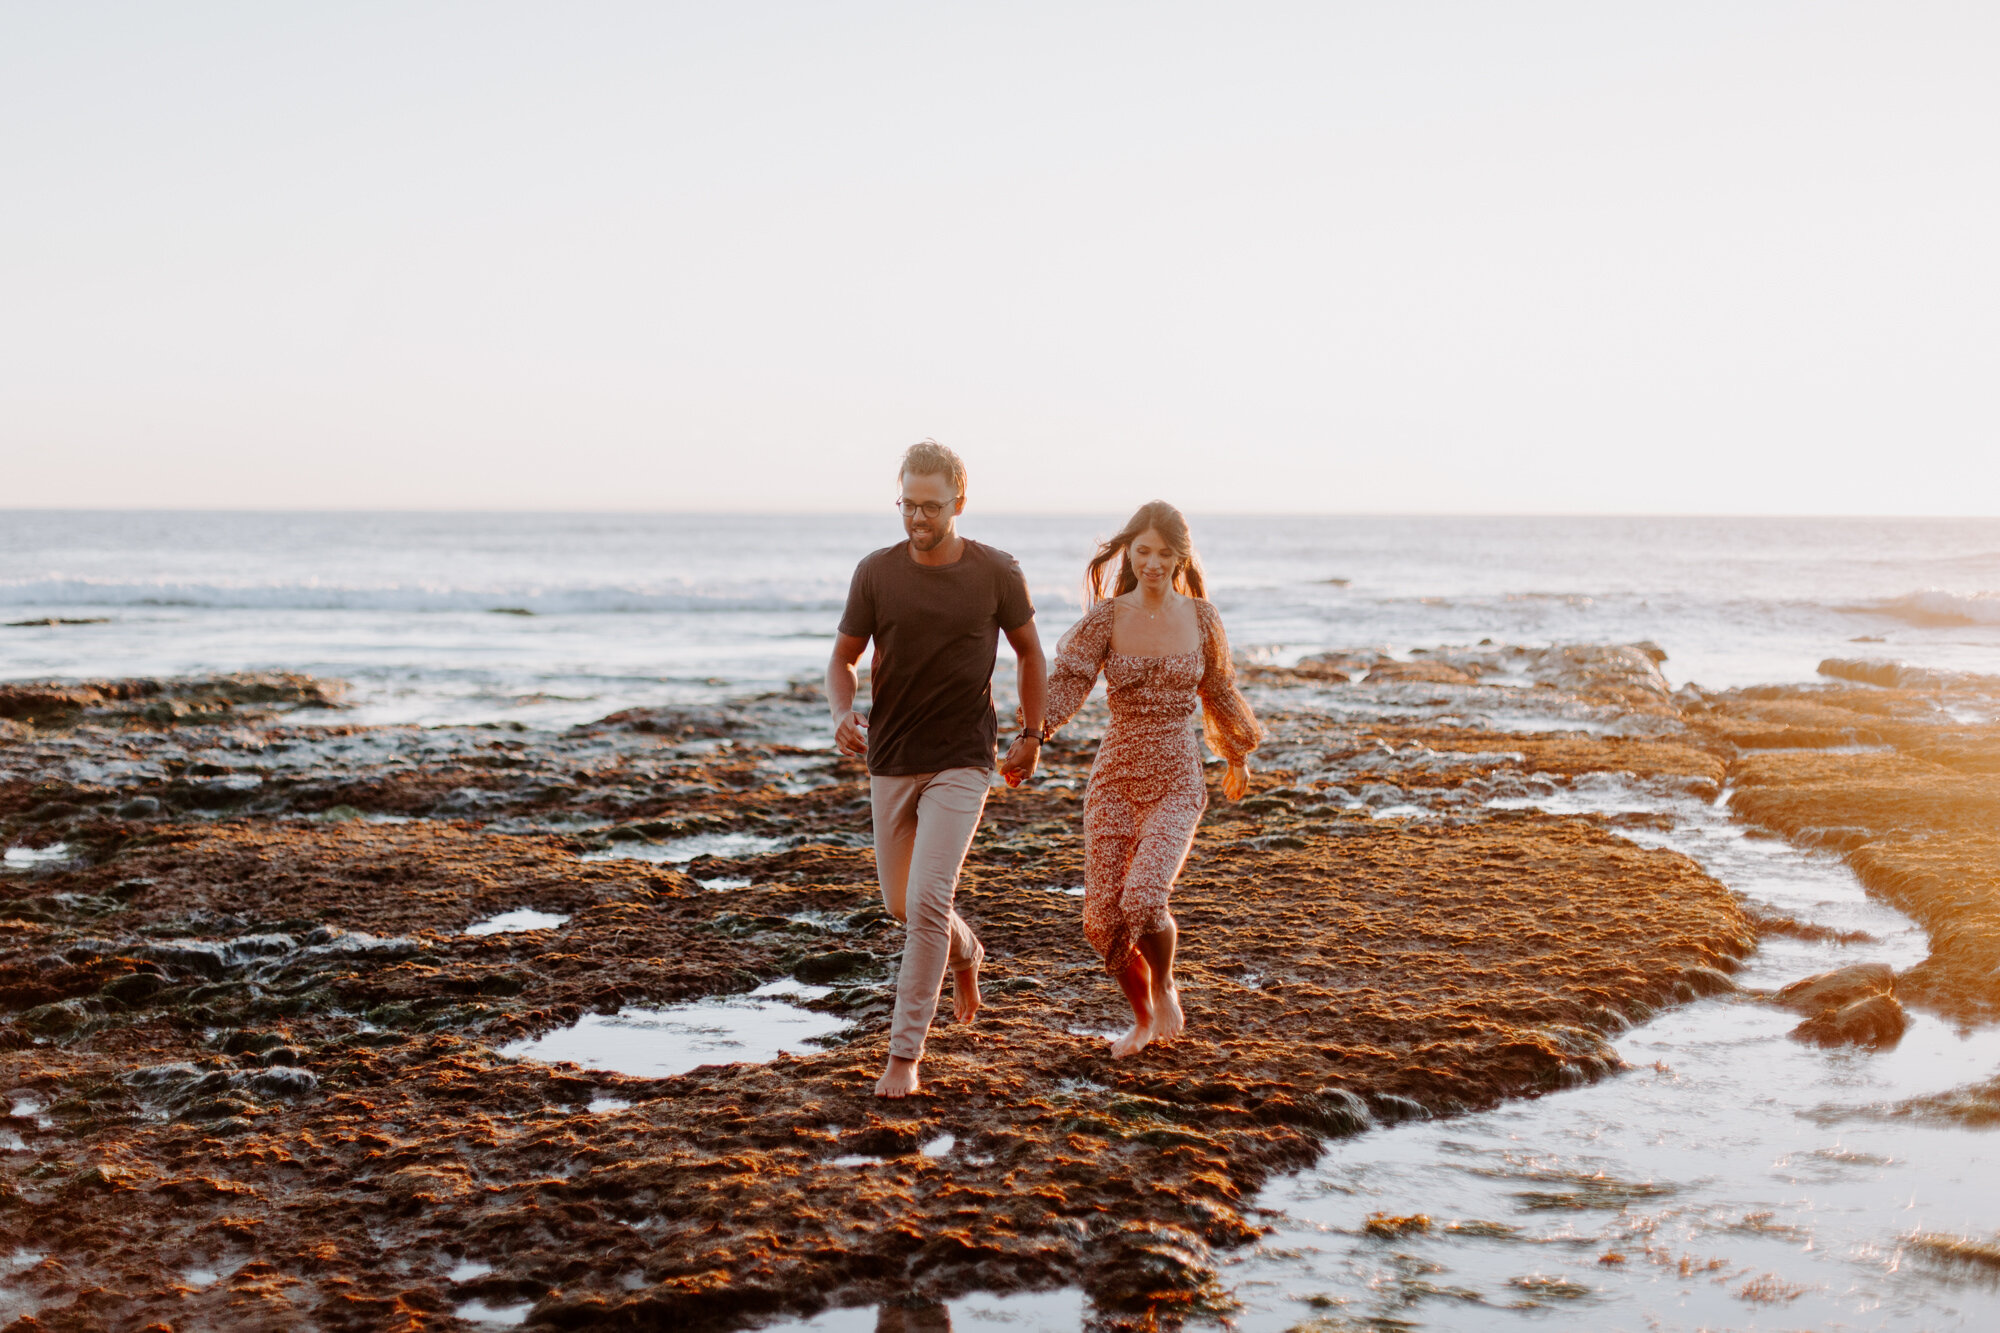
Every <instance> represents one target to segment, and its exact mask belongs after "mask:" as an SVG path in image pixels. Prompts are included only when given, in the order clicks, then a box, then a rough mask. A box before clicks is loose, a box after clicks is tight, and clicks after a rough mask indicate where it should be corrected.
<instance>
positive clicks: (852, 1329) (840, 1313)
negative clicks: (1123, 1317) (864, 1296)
mask: <svg viewBox="0 0 2000 1333" xmlns="http://www.w3.org/2000/svg"><path fill="white" fill-rule="evenodd" d="M1089 1317H1090V1311H1089V1306H1088V1303H1087V1302H1086V1301H1085V1300H1084V1296H1083V1293H1082V1292H1081V1291H1078V1290H1076V1289H1074V1288H1068V1289H1065V1290H1061V1291H1023V1292H1015V1293H1014V1294H1012V1295H1007V1296H990V1295H984V1294H980V1295H972V1296H964V1297H961V1298H959V1299H958V1300H955V1301H940V1302H938V1303H937V1304H935V1305H918V1306H913V1307H907V1308H902V1307H898V1308H893V1309H892V1308H888V1307H884V1308H882V1309H881V1310H879V1311H878V1310H877V1309H876V1307H874V1306H872V1305H864V1306H851V1307H849V1308H847V1309H845V1310H826V1311H823V1312H821V1313H820V1314H817V1315H815V1316H813V1317H812V1318H811V1319H801V1320H794V1321H790V1322H787V1323H784V1324H774V1325H770V1326H769V1327H771V1328H773V1329H779V1328H782V1329H784V1330H786V1333H879V1330H881V1329H889V1328H901V1329H909V1330H912V1331H913V1333H914V1330H917V1329H923V1330H926V1333H1029V1331H1030V1330H1043V1329H1046V1330H1049V1331H1050V1333H1057V1330H1060V1333H1076V1330H1077V1329H1080V1328H1085V1327H1087V1326H1088V1325H1089Z"/></svg>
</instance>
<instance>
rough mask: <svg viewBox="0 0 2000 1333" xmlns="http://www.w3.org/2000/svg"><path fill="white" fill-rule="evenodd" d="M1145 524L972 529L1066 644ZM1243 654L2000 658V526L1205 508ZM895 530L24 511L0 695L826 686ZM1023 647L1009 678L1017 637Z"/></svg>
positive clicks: (1752, 673)
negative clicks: (272, 688)
mask: <svg viewBox="0 0 2000 1333" xmlns="http://www.w3.org/2000/svg"><path fill="white" fill-rule="evenodd" d="M1120 518H1121V516H1120V515H1116V514H1105V515H1096V516H1090V515H1080V516H1073V515H1061V516H1058V515H1019V514H993V515H986V514H981V513H979V512H978V511H977V510H973V511H972V512H970V513H968V514H967V515H966V516H965V517H964V518H963V519H962V520H961V522H960V530H961V531H962V532H963V533H964V534H965V535H967V536H969V537H974V538H977V539H979V540H981V541H985V542H988V543H991V544H993V545H996V546H999V547H1001V548H1003V549H1005V550H1008V551H1011V552H1013V553H1014V555H1015V556H1016V557H1017V558H1018V559H1019V560H1020V561H1021V564H1022V567H1023V569H1024V570H1025V571H1026V573H1027V577H1028V583H1029V587H1030V589H1031V590H1032V592H1033V595H1034V597H1035V601H1036V605H1037V608H1038V623H1039V624H1040V627H1041V631H1042V636H1043V639H1044V641H1045V642H1047V643H1051V644H1052V643H1053V642H1054V640H1055V638H1056V636H1057V634H1059V633H1060V631H1061V630H1062V629H1064V628H1066V627H1067V626H1068V625H1069V624H1070V623H1071V622H1072V621H1073V620H1074V619H1075V617H1076V615H1077V612H1078V610H1079V608H1080V584H1081V579H1082V572H1083V566H1084V562H1085V560H1086V559H1087V558H1088V556H1089V554H1090V552H1091V550H1092V547H1093V545H1094V544H1095V542H1096V541H1097V540H1099V539H1100V538H1101V537H1103V536H1104V535H1106V534H1108V533H1109V532H1111V531H1114V530H1115V529H1116V528H1117V526H1118V523H1119V522H1120ZM1191 523H1192V525H1193V529H1194V534H1195V540H1196V543H1197V545H1198V546H1199V547H1200V550H1201V554H1202V558H1203V561H1204V563H1205V565H1206V567H1207V570H1208V574H1209V579H1210V595H1211V597H1212V598H1213V600H1214V601H1215V602H1216V604H1217V605H1218V606H1219V607H1220V608H1221V610H1222V612H1223V616H1224V619H1225V622H1226V623H1227V625H1228V628H1229V632H1230V635H1231V639H1232V642H1233V644H1234V646H1235V648H1236V649H1237V651H1239V652H1242V653H1245V654H1247V655H1249V656H1250V657H1252V658H1254V659H1256V660H1261V661H1270V662H1276V663H1279V664H1284V663H1289V662H1291V661H1296V660H1297V659H1298V658H1300V657H1302V656H1305V655H1307V654H1310V653H1313V652H1318V651H1323V650H1326V649H1331V648H1358V647H1367V648H1376V649H1381V650H1385V651H1389V652H1391V653H1397V654H1401V653H1405V652H1407V651H1408V650H1410V649H1412V648H1424V647H1435V646H1439V645H1444V644H1465V643H1476V642H1478V641H1479V640H1481V639H1489V638H1490V639H1493V640H1496V641H1499V642H1508V643H1523V644H1548V643H1556V642H1631V641H1637V640H1651V641H1652V642H1654V643H1656V644H1658V645H1660V646H1661V647H1662V648H1664V649H1665V650H1666V652H1667V654H1668V656H1667V660H1666V662H1665V663H1664V666H1663V669H1664V670H1665V672H1666V673H1667V676H1668V678H1669V679H1670V680H1671V681H1673V682H1674V683H1675V684H1676V685H1680V684H1685V683H1688V682H1693V683H1697V684H1701V685H1704V686H1708V687H1712V688H1721V687H1728V686H1736V685H1747V684H1754V683H1760V682H1776V681H1796V680H1805V679H1810V678H1812V676H1813V672H1814V668H1815V667H1816V665H1817V664H1818V663H1819V662H1820V661H1821V660H1822V659H1823V658H1827V657H1838V656H1848V657H1861V656H1869V657H1892V658H1898V659H1901V660H1904V661H1908V662H1911V663H1915V664H1918V665H1924V666H1934V667H1946V668H1956V669H1963V670H1986V671H1992V670H2000V519H1908V518H1897V519H1871V518H1575V517H1560V518H1556V517H1552V518H1454V517H1388V516H1365V517H1354V516H1332V515H1318V516H1244V515H1214V516H1204V515H1200V514H1194V515H1192V516H1191ZM900 538H901V527H900V525H899V522H898V520H897V517H896V515H895V514H894V513H893V512H892V511H891V510H890V509H889V507H888V506H886V505H885V506H884V507H883V510H882V512H881V513H879V514H872V515H796V514H781V513H773V514H760V515H744V514H495V513H388V512H362V513H237V512H218V513H191V512H90V511H51V510H27V511H22V510H15V511H0V621H6V622H16V621H34V620H46V619H57V620H65V619H67V620H78V621H99V622H102V623H91V624H69V625H53V626H43V625H29V626H20V625H10V626H9V627H8V628H6V629H4V630H0V679H9V680H24V679H32V680H41V679H72V680H74V679H92V678H101V677H121V676H154V675H185V674H195V673H203V672H213V671H241V670H254V669H263V668H282V669H287V670H296V671H306V672H311V673H313V674H316V675H323V676H336V677H340V678H343V679H345V680H347V681H348V682H349V683H350V685H351V687H352V695H351V700H352V703H353V704H354V705H355V707H354V709H353V710H352V711H350V712H348V713H346V714H344V716H345V717H346V718H347V719H348V720H351V721H358V722H371V723H390V722H394V723H416V724H427V725H435V724H445V723H469V722H488V721H517V722H521V723H523V724H524V725H528V726H536V727H560V726H567V725H571V724H574V723H577V722H583V721H587V720H590V719H592V718H596V717H601V716H603V715H605V714H607V713H611V712H614V711H616V710H618V709H621V708H628V707H633V706H637V705H648V704H662V703H693V702H701V701H709V700H715V699H720V698H725V697H728V696H730V695H732V694H739V693H743V692H746V691H753V690H761V689H769V688H777V687H782V686H783V685H784V684H786V683H787V682H788V681H790V680H792V679H796V678H798V677H801V676H807V677H817V676H818V675H819V673H820V671H821V670H822V669H823V666H824V662H825V659H826V654H827V651H828V648H829V646H830V639H831V637H832V633H833V628H834V625H835V623H836V621H837V620H838V618H839V613H840V607H841V603H842V599H843V597H844V595H845V592H846V587H847V580H848V576H849V573H850V572H851V570H852V569H853V566H854V563H855V561H856V560H858V559H859V558H860V557H861V556H862V555H864V554H865V553H866V552H868V551H869V550H872V549H874V548H876V547H879V546H884V545H888V544H889V543H891V542H894V541H897V540H900ZM1001 658H1002V661H1003V670H1004V664H1005V662H1006V661H1007V659H1008V654H1007V652H1006V651H1005V649H1004V648H1003V649H1002V652H1001Z"/></svg>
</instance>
